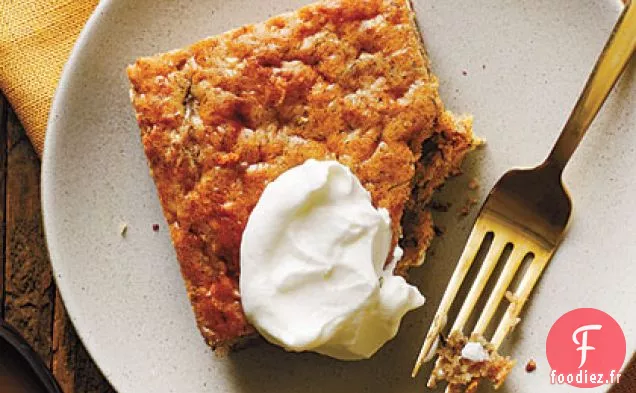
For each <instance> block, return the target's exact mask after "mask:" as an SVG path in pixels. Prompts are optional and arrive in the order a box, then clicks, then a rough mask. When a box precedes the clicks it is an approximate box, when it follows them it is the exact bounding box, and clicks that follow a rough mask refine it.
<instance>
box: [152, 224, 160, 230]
mask: <svg viewBox="0 0 636 393" xmlns="http://www.w3.org/2000/svg"><path fill="white" fill-rule="evenodd" d="M152 230H153V231H155V232H159V224H152Z"/></svg>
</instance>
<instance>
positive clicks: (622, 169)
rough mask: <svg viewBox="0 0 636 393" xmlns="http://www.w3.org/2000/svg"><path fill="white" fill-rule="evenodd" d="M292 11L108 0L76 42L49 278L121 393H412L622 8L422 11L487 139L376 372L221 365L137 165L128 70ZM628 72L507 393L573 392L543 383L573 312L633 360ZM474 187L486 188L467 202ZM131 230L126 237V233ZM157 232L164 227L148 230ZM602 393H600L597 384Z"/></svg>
mask: <svg viewBox="0 0 636 393" xmlns="http://www.w3.org/2000/svg"><path fill="white" fill-rule="evenodd" d="M302 3H304V2H303V1H293V0H283V1H274V0H263V1H250V0H234V1H221V0H183V1H169V0H136V1H127V0H104V1H102V2H101V4H100V5H99V7H98V9H97V11H96V13H95V14H94V15H93V17H92V18H91V19H90V21H89V23H88V24H87V26H86V28H85V30H84V32H83V33H82V35H81V37H80V39H79V42H78V44H77V46H76V47H75V50H74V51H73V54H72V56H71V58H70V61H69V63H68V65H67V67H66V70H65V72H64V75H63V78H62V80H61V82H60V87H59V90H58V92H57V95H56V98H55V102H54V105H53V109H52V112H51V119H50V123H49V129H48V133H47V138H46V148H45V153H44V161H43V172H42V176H43V180H42V186H43V205H44V220H45V225H46V235H47V240H48V244H49V251H50V255H51V260H52V262H53V267H54V271H55V277H56V279H57V283H58V286H59V289H60V291H61V293H62V296H63V298H64V301H65V303H66V307H67V309H68V311H69V313H70V315H71V318H72V320H73V323H74V324H75V326H76V328H77V331H78V332H79V335H80V336H81V338H82V340H83V342H84V343H85V344H86V347H87V348H88V350H89V351H90V353H91V355H92V356H93V358H94V359H95V361H96V362H97V364H98V365H99V367H100V368H101V369H102V370H103V372H104V374H105V375H106V377H107V378H108V379H109V380H110V381H111V382H112V384H113V385H114V387H115V388H116V389H117V390H119V391H120V392H121V393H144V392H152V393H160V392H241V393H242V392H262V393H268V392H272V393H273V392H276V393H284V392H305V393H311V392H334V393H337V392H383V393H386V392H396V393H397V392H399V393H408V392H422V391H423V390H422V389H423V385H424V384H425V379H426V374H427V372H428V371H429V370H430V365H429V366H428V367H427V368H426V369H424V370H423V372H422V373H421V374H420V376H419V377H418V378H416V379H415V380H413V379H411V377H410V375H409V374H410V370H411V366H412V363H413V361H414V359H415V356H416V354H417V351H418V347H419V345H420V343H421V340H422V338H423V336H424V333H425V330H426V329H427V328H428V324H429V322H430V320H431V318H432V315H433V314H434V312H435V310H436V307H437V304H438V302H439V300H440V297H441V294H442V292H443V289H444V288H445V286H446V284H447V282H448V278H449V277H450V274H451V272H452V269H453V267H454V265H455V263H456V261H457V258H458V257H459V253H460V251H461V249H462V247H463V243H464V241H465V239H466V236H467V232H468V230H469V228H470V226H471V223H472V220H473V218H474V216H475V214H476V212H477V209H476V208H475V209H473V210H472V211H471V213H470V214H469V215H468V216H467V217H461V216H460V214H459V211H460V210H461V208H462V206H463V205H464V204H465V202H466V200H467V199H469V198H471V197H475V198H477V199H478V200H480V201H481V200H483V198H484V196H485V194H486V192H487V191H488V190H489V189H490V187H491V186H492V184H493V183H494V181H495V180H496V179H497V178H498V177H499V176H500V175H501V174H502V173H503V172H504V171H505V170H506V169H508V168H510V167H513V166H530V165H533V164H534V163H537V162H539V161H540V160H542V159H543V157H544V156H545V155H546V153H547V152H548V151H549V148H550V147H551V144H552V142H553V141H554V140H555V138H556V136H557V134H558V132H559V131H560V128H561V126H562V125H563V123H564V122H565V119H566V117H567V115H568V114H569V111H570V109H571V108H572V106H573V104H574V102H575V101H576V98H577V97H578V94H579V92H580V90H581V89H582V87H583V84H584V82H585V80H586V78H587V75H588V73H589V71H590V70H591V68H592V66H593V64H594V62H595V60H596V57H597V55H598V53H599V52H600V50H601V48H602V47H603V44H604V42H605V39H606V37H607V35H608V33H609V32H610V30H611V28H612V26H613V23H614V21H615V20H616V18H617V16H618V14H619V11H620V3H619V2H618V0H595V1H592V0H561V1H555V0H539V1H534V2H522V1H512V0H511V1H502V0H481V1H468V0H464V1H459V0H457V1H455V0H446V1H433V0H415V2H414V3H415V8H416V10H417V13H418V21H419V24H420V27H421V28H422V31H423V34H424V40H425V43H426V45H427V47H428V50H429V53H430V57H431V58H432V61H433V67H434V70H435V72H436V73H437V75H438V76H439V78H440V80H441V94H442V96H443V98H444V99H445V101H446V104H447V106H448V107H449V108H450V109H452V110H454V111H456V112H464V111H470V112H472V113H473V114H474V115H475V131H476V133H478V134H479V135H480V136H483V137H485V138H486V139H487V140H488V145H487V146H486V147H485V148H484V149H481V150H479V151H476V152H475V153H474V154H473V155H472V156H471V157H470V158H469V159H468V161H467V162H466V165H465V168H466V174H465V175H464V176H462V177H459V178H457V179H455V180H453V181H452V182H450V183H449V184H448V185H447V187H446V188H445V189H444V191H443V195H444V196H443V197H442V199H443V200H446V201H451V202H453V205H452V207H451V209H450V210H449V211H448V212H446V213H438V214H437V219H438V222H439V223H440V226H442V227H444V228H445V234H444V235H443V236H442V237H441V238H439V239H437V240H436V241H435V243H434V244H433V247H432V251H431V252H430V255H429V258H428V260H427V262H426V264H425V265H424V266H422V267H421V268H420V269H418V270H417V271H416V272H414V273H413V274H412V281H413V282H414V283H416V284H417V285H419V287H420V289H421V290H422V292H423V293H424V294H425V295H426V296H427V298H428V302H427V304H426V305H425V306H424V307H422V308H421V309H420V310H418V311H416V312H412V313H410V314H409V315H408V316H407V317H406V319H405V320H404V323H403V327H402V329H401V331H400V333H399V335H398V337H397V338H396V339H395V340H394V341H392V342H391V343H389V344H388V345H386V346H385V347H384V348H383V349H382V350H381V351H380V352H379V353H378V354H377V355H376V356H375V357H373V358H372V359H371V360H368V361H361V362H353V363H345V362H339V361H335V360H331V359H328V358H323V357H320V356H317V355H313V354H300V355H299V354H288V353H285V352H284V351H282V350H280V349H278V348H275V347H272V346H269V345H265V344H263V345H259V346H256V347H254V348H250V349H248V350H245V351H243V352H240V353H236V354H234V355H232V356H230V357H228V358H226V359H219V358H216V357H215V356H214V355H213V354H212V352H211V351H210V350H209V349H208V347H207V346H206V345H205V344H204V342H203V340H202V339H201V337H200V336H199V333H198V331H197V329H196V327H195V324H194V320H193V314H192V312H191V310H190V305H189V303H188V300H187V298H186V292H185V289H184V286H183V283H182V280H181V277H180V274H179V268H178V264H177V261H176V258H175V254H174V251H173V249H172V246H171V244H170V238H169V234H168V231H167V228H166V226H165V224H164V220H163V217H162V214H161V210H160V206H159V201H158V200H157V197H156V195H155V189H154V185H153V183H152V180H151V179H150V176H149V175H148V169H147V166H146V162H145V157H144V155H143V152H142V148H141V143H140V140H139V131H138V129H137V125H136V124H135V120H134V116H133V111H132V109H131V107H130V104H129V100H128V82H127V78H126V75H125V72H124V69H125V67H126V65H127V64H128V63H131V62H133V61H134V59H135V58H136V57H138V56H142V55H149V54H153V53H156V52H161V51H165V50H169V49H173V48H179V47H182V46H184V45H187V44H189V43H192V42H194V41H196V40H198V39H200V38H203V37H205V36H208V35H212V34H215V33H220V32H222V31H225V30H227V29H230V28H233V27H237V26H240V25H242V24H244V23H247V22H257V21H260V20H263V19H265V18H266V17H268V16H270V15H274V14H277V13H280V12H282V11H288V10H291V9H294V8H296V7H297V6H299V5H301V4H302ZM635 68H636V67H635V64H634V62H632V64H631V65H630V66H629V67H628V70H627V73H626V75H624V76H623V78H622V80H621V81H620V83H619V84H618V86H617V88H616V89H615V91H614V92H613V94H612V96H611V97H610V99H609V100H608V102H607V104H606V105H605V108H604V109H603V110H602V113H601V114H600V116H599V118H598V119H597V121H596V122H595V123H594V125H593V127H592V129H591V130H590V131H589V133H588V136H587V137H586V139H585V140H584V141H583V144H582V146H581V147H580V149H579V151H578V152H577V153H576V155H575V157H574V159H573V161H572V162H571V164H570V166H569V167H568V169H567V173H566V182H567V184H568V185H569V187H570V190H571V193H572V196H573V200H574V206H575V215H574V218H573V221H572V224H571V227H570V231H569V233H568V235H567V238H566V240H565V242H564V243H563V245H562V246H561V248H560V250H559V251H558V253H557V255H556V257H555V258H554V260H553V261H552V263H551V265H550V266H549V267H548V269H547V271H546V273H545V276H544V277H543V279H542V281H541V282H540V284H539V286H538V288H537V290H536V293H535V296H534V298H533V299H532V300H531V301H530V303H529V304H528V307H527V309H526V312H525V313H524V315H523V321H522V323H521V324H520V325H519V327H518V329H517V330H516V331H515V332H514V334H513V335H512V338H511V339H510V340H508V342H507V343H506V345H505V347H504V348H503V352H504V353H511V354H512V355H513V356H515V357H516V358H517V359H519V361H520V363H522V364H523V363H524V362H525V360H526V359H527V358H530V357H533V358H535V359H537V363H538V369H537V371H536V372H535V373H533V374H526V373H525V371H524V370H523V366H522V365H521V366H517V367H516V368H515V370H514V372H513V373H512V375H511V376H510V378H509V380H508V382H507V383H506V384H505V385H504V387H503V391H504V392H522V393H524V392H528V393H535V392H538V391H540V392H544V393H550V392H569V391H571V389H572V388H571V387H569V386H553V385H550V384H549V377H548V375H549V366H548V364H547V360H546V359H545V338H546V335H547V332H548V330H549V328H550V326H551V325H552V323H553V322H554V321H555V320H556V319H557V318H558V317H559V316H561V315H562V314H563V313H565V312H566V311H569V310H571V309H574V308H578V307H596V308H599V309H602V310H604V311H605V312H608V313H609V314H611V315H612V316H614V317H615V318H616V319H617V320H618V322H619V323H620V324H621V325H622V327H623V329H624V330H625V333H626V336H627V343H628V353H631V352H632V351H634V349H636V313H634V312H633V307H634V301H635V299H636V286H634V285H633V279H634V277H636V264H634V260H636V242H635V241H634V239H636V225H634V222H636V208H635V207H634V196H636V184H635V183H634V180H633V179H634V176H633V168H636V154H635V152H634V149H635V148H636V133H635V132H634V130H633V128H634V124H636V111H635V110H634V105H633V103H634V102H635V101H634V100H635V98H636V84H635V83H634V82H635V73H636V70H635ZM471 177H476V178H477V179H479V182H480V183H481V187H480V188H479V189H478V190H474V191H470V190H468V189H467V187H466V186H467V184H468V182H469V180H470V179H471ZM124 223H126V224H127V226H128V231H127V235H126V237H125V238H124V237H122V236H120V226H121V225H122V224H124ZM155 223H159V224H160V229H159V231H158V232H155V231H153V229H152V226H153V224H155ZM596 390H597V391H603V390H605V389H604V388H599V389H596Z"/></svg>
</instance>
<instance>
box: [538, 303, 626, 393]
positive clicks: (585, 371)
mask: <svg viewBox="0 0 636 393" xmlns="http://www.w3.org/2000/svg"><path fill="white" fill-rule="evenodd" d="M545 346H546V353H547V356H548V362H549V363H550V367H551V368H552V370H551V371H550V379H551V382H552V383H554V384H568V385H571V386H576V387H579V388H591V387H595V386H600V385H603V384H611V383H617V382H618V383H620V369H621V367H622V365H623V362H624V361H625V352H626V343H625V334H624V333H623V330H622V329H621V327H620V326H619V324H618V323H617V322H616V321H615V320H614V318H612V317H611V316H609V315H608V314H607V313H604V312H603V311H601V310H597V309H595V308H578V309H576V310H572V311H570V312H568V313H566V314H565V315H563V316H562V317H561V318H559V319H558V320H557V321H556V322H555V323H554V325H552V328H551V329H550V332H549V333H548V339H547V341H546V344H545Z"/></svg>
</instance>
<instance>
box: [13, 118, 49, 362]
mask: <svg viewBox="0 0 636 393" xmlns="http://www.w3.org/2000/svg"><path fill="white" fill-rule="evenodd" d="M6 128H7V130H6V136H7V137H6V140H7V144H6V146H7V175H6V250H5V253H6V254H5V316H4V317H5V320H6V321H7V322H8V323H9V324H11V325H12V326H13V327H15V328H16V329H17V330H18V331H19V332H20V333H21V334H22V335H23V336H24V337H25V338H26V339H27V341H28V342H29V343H30V344H31V345H32V346H33V348H34V349H35V351H36V352H37V353H38V354H39V355H40V356H41V357H42V359H43V360H44V361H45V362H46V363H47V364H48V363H50V361H51V338H52V329H53V304H54V299H55V290H54V285H53V280H52V277H51V266H50V263H49V259H48V256H47V251H46V246H45V244H44V232H43V229H42V212H41V210H40V160H39V159H38V156H37V154H36V153H35V151H34V150H33V147H32V146H31V143H30V142H29V140H28V139H27V138H26V136H25V133H24V129H23V128H22V126H21V125H20V123H19V122H18V119H17V118H16V116H15V114H14V113H13V111H12V110H11V109H9V111H8V116H7V127H6Z"/></svg>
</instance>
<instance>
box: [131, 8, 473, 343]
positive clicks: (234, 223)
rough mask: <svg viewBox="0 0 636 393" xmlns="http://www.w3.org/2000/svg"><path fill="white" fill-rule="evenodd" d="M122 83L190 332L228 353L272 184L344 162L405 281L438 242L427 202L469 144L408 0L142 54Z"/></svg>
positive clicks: (306, 13)
mask: <svg viewBox="0 0 636 393" xmlns="http://www.w3.org/2000/svg"><path fill="white" fill-rule="evenodd" d="M128 76H129V79H130V82H131V85H132V88H131V98H132V102H133V106H134V109H135V111H136V116H137V122H138V124H139V127H140V129H141V138H142V143H143V146H144V150H145V153H146V155H147V158H148V163H149V167H150V171H151V174H152V176H153V178H154V181H155V183H156V186H157V190H158V194H159V197H160V200H161V204H162V207H163V211H164V215H165V217H166V220H167V221H168V224H169V226H170V233H171V237H172V241H173V243H174V246H175V249H176V252H177V257H178V260H179V263H180V265H181V272H182V275H183V278H184V280H185V283H186V286H187V291H188V295H189V297H190V301H191V303H192V306H193V309H194V312H195V316H196V320H197V324H198V326H199V329H200V330H201V333H202V335H203V336H204V337H205V339H206V341H207V342H208V343H209V344H210V345H211V346H212V347H215V348H220V349H222V350H223V349H228V348H229V347H231V346H232V345H233V344H235V343H236V342H238V341H240V340H241V338H243V337H248V336H251V335H253V334H254V333H255V330H254V328H253V327H252V326H250V325H249V323H248V322H247V321H246V319H245V316H244V314H243V311H242V308H241V302H240V292H239V288H238V278H239V270H240V269H239V267H240V266H239V265H240V263H239V261H240V256H239V249H240V247H239V246H240V242H241V236H242V233H243V230H244V228H245V225H246V222H247V219H248V216H249V214H250V212H251V211H252V209H253V208H254V206H255V205H256V203H257V201H258V199H259V197H260V195H261V193H262V191H263V189H264V188H265V186H266V185H267V184H268V182H271V181H273V180H274V179H276V177H277V176H278V175H280V174H281V173H283V172H285V171H286V170H287V169H289V168H291V167H294V166H296V165H299V164H301V163H303V162H304V161H305V160H307V159H309V158H315V159H335V160H338V161H339V162H341V163H343V164H345V165H347V166H348V167H349V168H350V169H351V170H352V171H353V173H354V174H355V175H356V176H357V177H358V178H359V179H360V181H361V183H362V185H363V186H364V187H365V188H366V189H367V190H368V191H369V192H370V194H371V197H372V202H373V204H374V205H375V206H376V207H383V208H386V209H387V210H388V211H389V213H390V216H391V220H392V231H393V245H396V244H398V242H400V243H401V245H402V247H403V248H404V249H405V256H404V258H403V259H402V261H401V262H400V263H399V264H398V267H397V272H398V273H401V274H404V273H405V272H406V270H407V269H408V267H410V266H413V265H417V264H419V263H421V260H422V258H423V255H424V253H425V251H426V248H427V247H428V244H429V242H430V240H431V238H432V237H433V234H434V232H433V230H432V228H433V227H432V220H431V216H430V212H429V211H428V209H427V208H426V204H427V203H428V202H429V201H430V197H431V194H432V193H433V191H434V190H435V189H436V188H438V187H439V186H441V184H442V183H443V181H444V180H445V179H446V177H448V176H449V175H451V174H453V173H455V172H456V171H458V167H459V164H460V162H461V160H462V158H463V156H464V155H465V153H466V152H467V151H468V150H470V148H471V146H472V138H471V124H470V120H469V119H459V120H456V119H454V118H453V117H452V115H451V114H450V113H449V112H446V111H445V109H444V105H443V103H442V101H441V99H440V97H439V95H438V92H437V88H438V82H437V79H436V78H435V76H434V75H433V74H432V73H431V71H430V69H429V62H428V59H427V57H426V56H425V54H424V52H423V48H422V45H421V42H420V37H419V34H418V31H417V29H416V26H415V24H414V20H413V13H412V11H411V9H410V5H409V3H408V2H407V0H366V1H360V0H330V1H325V2H321V3H316V4H313V5H309V6H306V7H304V8H301V9H299V10H298V11H296V12H294V13H289V14H284V15H281V16H277V17H274V18H271V19H269V20H268V21H266V22H263V23H259V24H255V25H248V26H244V27H241V28H238V29H236V30H232V31H229V32H226V33H223V34H220V35H218V36H214V37H211V38H207V39H204V40H202V41H200V42H197V43H195V44H193V45H192V46H190V47H187V48H185V49H181V50H176V51H172V52H168V53H165V54H160V55H156V56H153V57H146V58H141V59H138V60H137V61H136V63H135V64H133V65H131V66H130V67H129V68H128ZM403 228H404V231H403ZM403 232H404V233H403Z"/></svg>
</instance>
